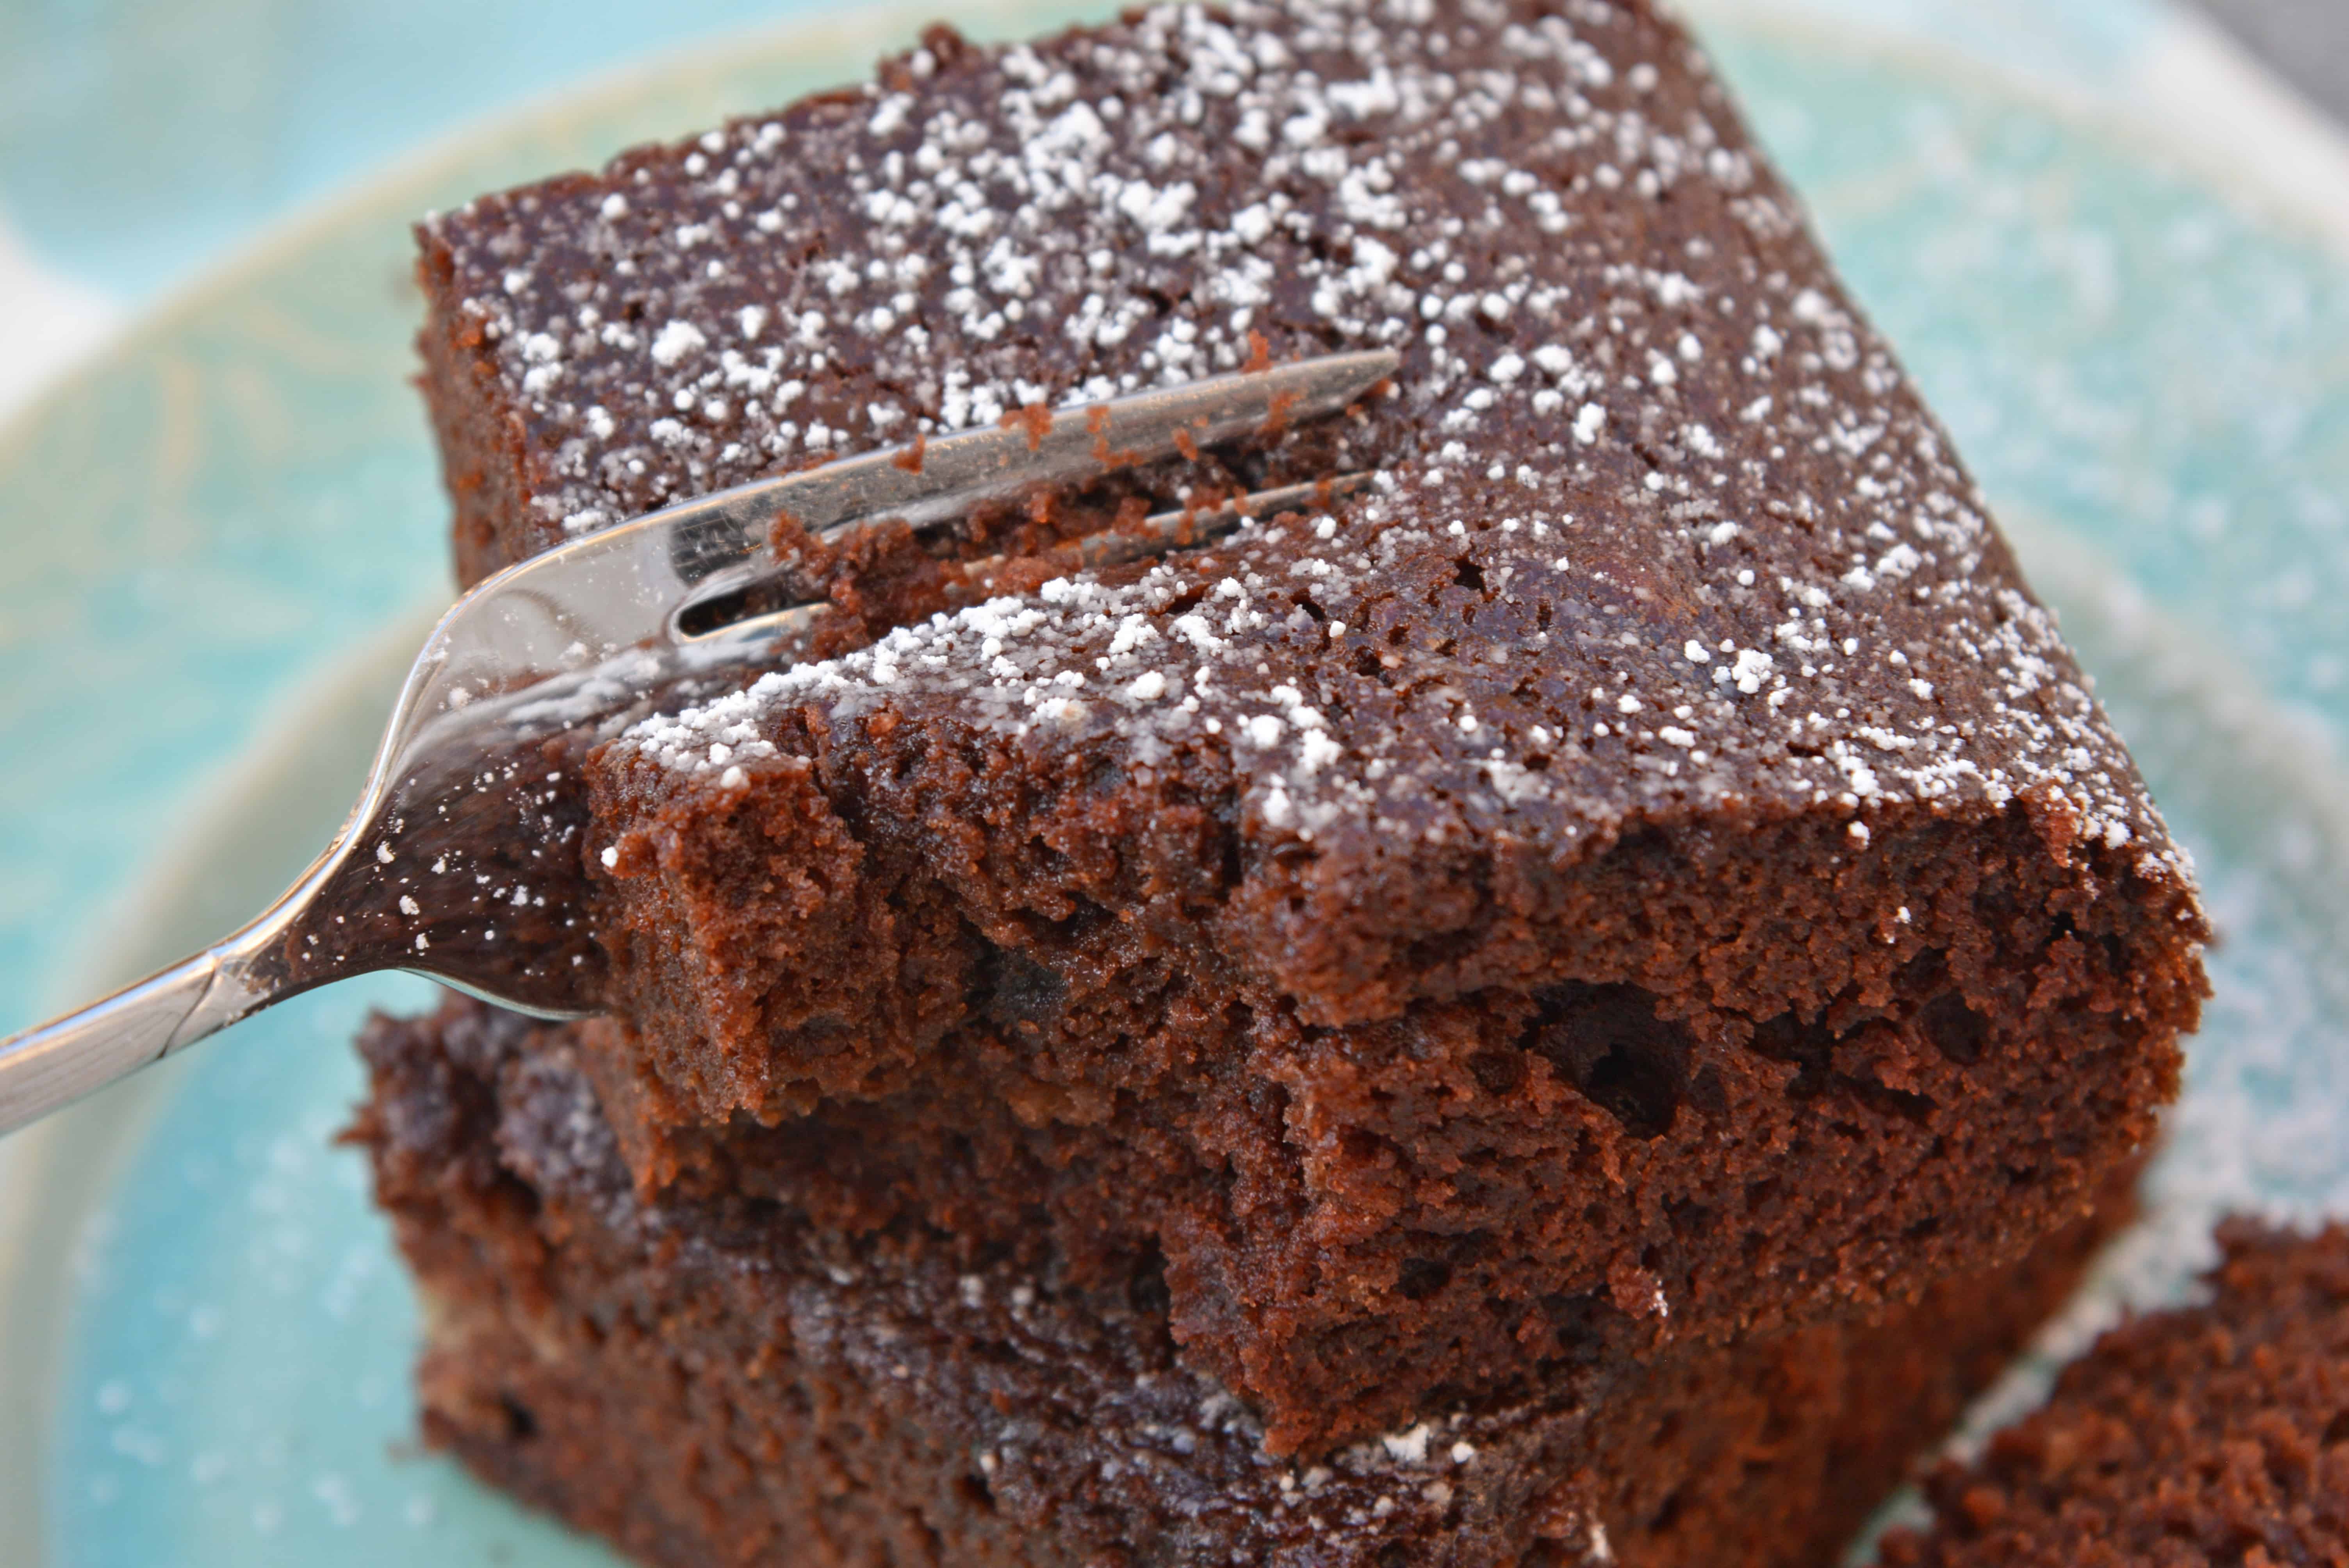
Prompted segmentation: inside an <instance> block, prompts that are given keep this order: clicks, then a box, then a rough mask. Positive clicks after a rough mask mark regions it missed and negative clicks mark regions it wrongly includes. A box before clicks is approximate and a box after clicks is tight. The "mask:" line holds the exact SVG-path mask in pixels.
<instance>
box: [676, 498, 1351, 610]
mask: <svg viewBox="0 0 2349 1568" xmlns="http://www.w3.org/2000/svg"><path fill="white" fill-rule="evenodd" d="M1370 480H1371V476H1370V475H1369V474H1368V473H1350V474H1338V475H1336V476H1334V477H1332V478H1330V479H1326V480H1309V481H1308V482H1306V483H1304V484H1295V485H1280V486H1278V487H1276V488H1274V489H1272V490H1256V491H1252V492H1251V493H1249V494H1247V495H1243V496H1237V497H1234V498H1233V499H1231V500H1226V501H1224V502H1222V503H1221V504H1220V505H1216V506H1213V507H1207V508H1203V509H1201V510H1199V511H1162V512H1156V513H1154V514H1152V515H1151V516H1149V517H1146V518H1143V520H1142V521H1141V523H1140V524H1139V525H1137V526H1136V527H1135V528H1134V529H1133V531H1130V532H1124V533H1116V532H1102V533H1091V534H1087V535H1086V536H1085V537H1084V538H1082V539H1080V540H1076V541H1074V542H1072V546H1073V548H1074V550H1075V552H1076V554H1077V561H1078V563H1079V565H1080V566H1081V567H1082V568H1084V569H1085V570H1088V571H1091V570H1094V569H1096V568H1100V567H1103V566H1121V565H1123V564H1125V563H1127V562H1133V561H1142V560H1146V559H1148V558H1149V557H1151V556H1154V555H1164V554H1165V553H1166V552H1169V551H1172V550H1180V549H1183V548H1185V547H1186V546H1188V545H1192V544H1205V543H1206V542H1209V541H1210V540H1215V539H1219V538H1221V537H1223V536H1224V535H1225V534H1226V533H1229V532H1231V531H1233V530H1234V529H1236V528H1237V527H1238V526H1239V525H1240V524H1241V523H1243V522H1245V521H1248V520H1250V519H1252V518H1256V517H1261V516H1268V515H1273V514H1277V513H1279V512H1284V511H1299V510H1302V509H1303V508H1306V507H1312V506H1326V505H1328V504H1329V503H1330V502H1331V501H1333V500H1339V499H1340V498H1341V497H1344V496H1349V495H1351V494H1353V493H1354V492H1355V491H1356V490H1360V489H1361V488H1362V487H1363V486H1364V485H1366V484H1368V483H1369V482H1370ZM1060 548H1061V549H1064V550H1065V549H1069V548H1071V545H1062V546H1061V547H1060ZM1010 559H1011V558H1010V557H1009V556H1005V555H990V556H987V557H984V558H983V559H980V560H978V561H972V562H965V570H966V571H967V572H968V573H970V574H971V575H972V576H973V577H975V578H977V579H978V581H979V582H980V583H982V584H984V583H987V582H988V579H987V578H986V577H985V576H984V575H983V574H984V573H986V572H987V571H988V570H989V569H999V568H1000V567H1002V566H1003V565H1004V564H1005V563H1006V562H1008V561H1009V560H1010ZM831 609H832V606H831V604H830V603H826V602H824V601H822V600H812V601H810V602H809V603H803V604H792V605H788V606H786V607H785V608H783V609H781V610H771V611H769V612H768V613H767V614H763V615H754V616H752V617H750V619H748V620H743V621H736V622H732V623H730V624H727V625H724V626H720V627H718V628H717V629H715V630H714V631H711V632H709V633H708V634H707V636H708V637H709V638H710V639H712V640H716V639H721V638H722V639H725V640H727V641H729V642H731V643H746V642H768V641H776V642H780V641H781V640H784V639H787V638H796V637H800V636H803V635H805V634H807V633H808V632H810V631H812V630H813V628H814V626H815V624H816V623H817V621H819V620H820V619H821V618H822V617H823V616H824V615H825V614H829V613H830V612H831Z"/></svg>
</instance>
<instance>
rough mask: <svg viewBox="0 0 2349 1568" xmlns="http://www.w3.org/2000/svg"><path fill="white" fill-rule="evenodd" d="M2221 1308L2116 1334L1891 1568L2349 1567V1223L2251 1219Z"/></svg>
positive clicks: (2231, 1240) (1937, 1474)
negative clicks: (2304, 1230) (2290, 1226)
mask: <svg viewBox="0 0 2349 1568" xmlns="http://www.w3.org/2000/svg"><path fill="white" fill-rule="evenodd" d="M2220 1243H2222V1245H2223V1246H2224V1248H2225V1252H2226V1257H2225V1260H2224V1261H2223V1262H2222V1263H2221V1264H2220V1266H2219V1268H2218V1269H2217V1270H2216V1271H2215V1272H2214V1273H2213V1274H2211V1276H2210V1279H2209V1286H2210V1299H2209V1301H2208V1302H2207V1303H2206V1304H2204V1305H2199V1306H2193V1307H2186V1308H2180V1309H2178V1310H2177V1311H2173V1312H2165V1313H2158V1314H2155V1315H2151V1316H2148V1317H2143V1318H2139V1319H2137V1320H2136V1321H2134V1322H2131V1323H2128V1324H2126V1325H2124V1326H2121V1327H2119V1328H2116V1329H2114V1330H2113V1331H2112V1332H2110V1333H2109V1334H2106V1336H2104V1337H2103V1338H2102V1339H2101V1340H2099V1341H2098V1342H2097V1343H2096V1346H2095V1349H2093V1350H2091V1351H2090V1352H2089V1353H2088V1355H2087V1356H2086V1357H2085V1358H2084V1359H2082V1360H2080V1361H2078V1362H2076V1363H2075V1364H2074V1365H2073V1366H2071V1367H2067V1368H2066V1369H2065V1370H2064V1374H2063V1377H2062V1378H2061V1379H2060V1380H2059V1381H2058V1382H2057V1384H2056V1386H2055V1392H2054V1398H2052V1399H2051V1400H2050V1401H2049V1403H2048V1404H2047V1406H2046V1408H2044V1409H2042V1410H2040V1411H2038V1412H2037V1413H2036V1414H2034V1415H2033V1416H2031V1417H2030V1418H2027V1419H2025V1420H2024V1421H2023V1422H2022V1423H2021V1424H2020V1425H2018V1426H2015V1427H2013V1428H2012V1429H2009V1430H2007V1431H2004V1432H2002V1433H2000V1434H1999V1435H1998V1436H1997V1437H1995V1438H1993V1439H1992V1441H1991V1444H1990V1448H1989V1450H1988V1451H1987V1452H1986V1453H1984V1454H1983V1455H1982V1459H1981V1460H1980V1461H1979V1462H1978V1463H1976V1464H1973V1465H1971V1466H1968V1465H1961V1464H1957V1463H1954V1462H1952V1463H1945V1464H1943V1465H1941V1466H1940V1468H1939V1469H1937V1470H1935V1471H1934V1472H1933V1474H1932V1476H1931V1478H1930V1481H1929V1483H1928V1491H1929V1492H1930V1496H1931V1499H1932V1501H1933V1503H1934V1505H1935V1506H1936V1508H1937V1509H1938V1511H1939V1512H1940V1527H1939V1529H1938V1530H1936V1531H1934V1532H1932V1533H1930V1534H1929V1535H1928V1534H1918V1533H1914V1532H1909V1533H1902V1534H1899V1535H1896V1536H1894V1537H1892V1538H1891V1539H1889V1540H1888V1541H1887V1542H1886V1543H1885V1549H1884V1562H1885V1563H1887V1564H1888V1565H1889V1568H1972V1565H1974V1564H1982V1565H1983V1568H1989V1565H1990V1564H1996V1565H1997V1568H2124V1565H2127V1568H2137V1565H2138V1564H2147V1565H2151V1568H2170V1565H2171V1564H2176V1565H2178V1568H2187V1565H2189V1564H2191V1565H2193V1568H2201V1565H2202V1564H2205V1563H2241V1564H2243V1565H2244V1568H2282V1565H2283V1564H2285V1563H2311V1564H2314V1563H2349V1229H2344V1227H2343V1226H2341V1225H2339V1224H2333V1225H2329V1226H2327V1227H2326V1228H2325V1229H2323V1231H2321V1232H2318V1233H2315V1234H2313V1235H2308V1234H2295V1233H2291V1232H2283V1231H2277V1230H2273V1229H2271V1228H2269V1227H2266V1226H2264V1225H2261V1224H2258V1223H2255V1222H2245V1221H2236V1222H2230V1224H2229V1225H2228V1226H2227V1227H2225V1228H2224V1229H2222V1230H2221V1231H2220Z"/></svg>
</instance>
